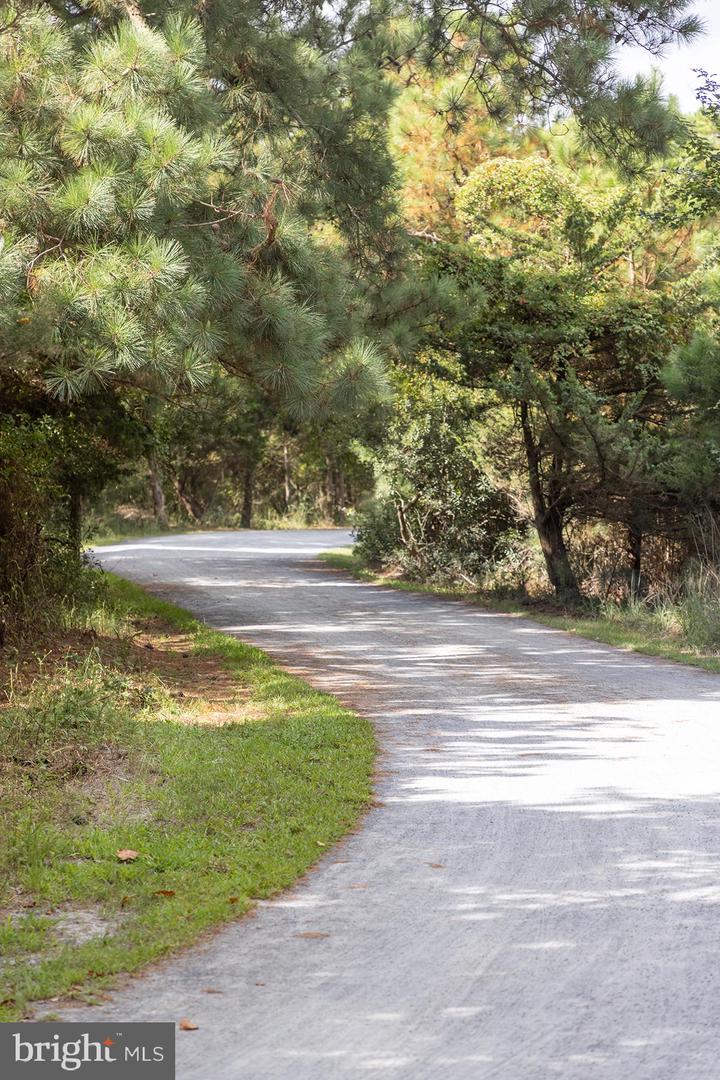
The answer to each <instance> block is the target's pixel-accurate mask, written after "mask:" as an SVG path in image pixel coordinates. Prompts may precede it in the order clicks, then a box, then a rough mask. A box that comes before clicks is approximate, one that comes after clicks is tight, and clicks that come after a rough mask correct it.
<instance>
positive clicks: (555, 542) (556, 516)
mask: <svg viewBox="0 0 720 1080" xmlns="http://www.w3.org/2000/svg"><path fill="white" fill-rule="evenodd" d="M520 420H521V424H522V432H523V441H524V443H525V453H526V456H527V464H528V479H529V482H530V497H531V499H532V506H533V517H534V520H535V528H536V530H537V534H538V538H539V540H540V547H541V549H542V553H543V557H544V559H545V566H546V568H547V574H548V578H549V579H550V584H551V585H552V587H553V589H554V590H555V595H556V596H557V598H558V599H559V600H563V601H565V602H568V603H575V602H577V601H579V600H581V599H582V594H581V593H580V587H579V585H578V583H577V578H576V577H575V574H574V572H573V568H572V566H571V565H570V557H569V555H568V552H567V548H566V546H565V537H564V536H563V524H564V522H563V514H562V511H561V510H560V508H559V507H558V506H557V504H556V503H551V504H550V505H549V506H548V504H547V501H546V499H545V495H544V493H543V489H542V481H541V477H540V454H539V451H538V448H537V446H536V444H535V439H534V437H533V433H532V427H531V425H530V410H529V408H528V404H527V402H526V401H523V402H521V404H520Z"/></svg>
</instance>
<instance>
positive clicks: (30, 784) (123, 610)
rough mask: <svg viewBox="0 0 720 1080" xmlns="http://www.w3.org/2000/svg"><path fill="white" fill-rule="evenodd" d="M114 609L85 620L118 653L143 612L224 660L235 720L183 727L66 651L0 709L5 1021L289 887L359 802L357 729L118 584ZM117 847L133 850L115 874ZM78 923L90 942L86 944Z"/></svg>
mask: <svg viewBox="0 0 720 1080" xmlns="http://www.w3.org/2000/svg"><path fill="white" fill-rule="evenodd" d="M107 607H108V610H107V611H106V612H105V613H104V614H103V613H100V615H99V616H97V615H96V616H93V617H92V618H90V620H89V622H88V625H90V626H92V627H98V626H99V627H100V630H101V631H102V632H104V633H106V634H110V635H112V634H114V635H115V636H116V637H117V638H118V640H119V642H120V651H121V654H122V648H123V640H124V639H123V635H124V634H126V632H127V627H128V626H129V625H131V624H132V622H133V620H137V619H138V618H144V619H155V620H157V619H160V620H162V622H163V624H169V625H170V626H171V627H173V628H175V629H176V630H178V631H182V632H183V633H184V634H186V635H188V636H189V638H190V639H191V644H190V645H189V646H188V648H189V649H191V650H192V652H191V656H192V657H196V658H198V659H200V658H203V657H206V658H207V657H218V658H220V659H221V661H222V665H223V666H224V668H225V669H226V670H227V671H228V672H229V673H230V674H231V675H232V677H233V681H234V684H235V683H236V685H237V691H238V702H239V707H240V715H241V716H242V721H241V722H238V723H232V724H228V725H225V726H215V727H212V726H202V725H201V723H188V722H183V723H181V722H179V720H178V718H177V712H178V706H177V703H176V702H175V700H174V699H173V697H172V696H171V695H170V694H169V693H168V690H167V687H166V686H164V685H163V682H162V679H158V680H156V681H153V680H152V679H150V680H149V681H148V680H145V681H142V680H141V682H140V684H138V677H137V673H136V672H131V673H129V674H128V673H125V672H124V671H123V670H122V664H120V665H118V664H115V665H111V666H108V664H107V661H106V660H105V659H101V658H100V654H99V653H98V654H95V653H93V654H91V655H85V656H84V657H82V658H71V659H70V660H68V661H67V665H66V669H65V668H63V669H61V671H60V673H59V674H58V672H57V670H56V671H55V673H54V674H53V676H52V679H51V678H50V676H49V675H48V676H47V677H44V676H43V674H42V671H41V674H40V677H39V679H38V680H37V682H36V685H35V688H34V689H33V690H32V691H31V692H30V695H29V697H25V698H23V697H22V695H20V696H19V698H18V699H17V700H15V701H13V702H12V703H11V705H10V707H9V708H8V709H6V710H3V711H2V712H0V743H2V744H3V745H2V746H1V747H0V749H2V750H3V751H4V755H5V759H6V760H9V759H12V761H13V762H14V763H15V764H14V767H13V769H12V770H11V771H10V773H9V774H8V775H7V776H6V777H5V782H4V783H3V788H2V796H1V797H0V809H2V812H3V817H4V824H3V838H2V843H1V850H0V882H2V883H3V884H2V885H1V886H0V889H1V890H2V894H4V895H2V894H0V905H2V904H4V905H5V908H3V912H4V914H2V913H0V955H2V956H3V960H2V962H0V969H2V970H1V973H2V981H1V983H0V985H2V998H3V1000H2V1004H0V1019H2V1020H6V1021H7V1020H13V1019H16V1018H18V1017H25V1016H28V1015H32V1014H33V1007H32V1003H33V1002H37V1001H38V1000H41V1001H43V1002H47V1000H48V999H53V998H57V997H58V996H63V995H68V994H69V995H70V996H75V997H80V998H83V999H85V1000H92V999H93V995H96V994H97V993H98V992H99V991H102V990H104V989H106V988H107V987H109V986H111V985H112V984H113V981H114V978H115V976H117V974H118V973H120V972H129V971H134V970H137V969H138V968H141V967H142V966H143V965H146V964H147V963H148V962H150V961H152V960H154V959H156V958H157V957H160V956H162V955H164V954H166V953H168V952H170V951H171V950H174V949H178V948H179V947H182V946H184V945H187V944H189V943H190V942H192V941H193V940H194V939H196V938H197V937H198V935H199V934H200V933H201V932H202V931H204V930H207V929H208V928H210V927H213V926H216V925H217V924H219V923H222V922H224V921H226V920H228V919H231V918H235V917H237V916H238V915H240V914H242V913H243V912H245V911H247V910H248V909H249V908H251V907H252V905H253V902H254V900H255V899H257V898H262V897H268V896H270V895H272V894H273V893H275V892H277V891H278V890H279V889H282V888H283V887H285V886H287V885H290V884H291V883H292V882H293V881H295V880H296V879H297V877H298V876H299V875H301V874H302V873H303V872H304V871H305V870H307V868H308V867H310V866H311V865H312V864H313V863H314V862H315V861H317V859H318V858H319V857H320V856H321V855H322V854H323V853H324V851H326V850H327V848H328V847H329V846H330V845H332V844H333V843H334V842H335V841H336V840H338V839H339V838H340V837H341V836H342V835H343V834H344V833H346V832H347V831H348V830H349V829H350V828H351V827H352V826H353V825H354V824H355V823H356V822H357V821H358V819H359V817H360V816H361V814H362V813H363V811H364V809H365V807H366V806H367V805H368V802H369V799H370V791H371V776H372V769H373V761H374V751H375V746H374V739H373V735H372V731H371V728H370V726H369V724H368V723H367V722H365V721H364V720H362V719H360V718H359V717H357V716H356V715H354V714H353V713H351V712H349V711H348V710H346V709H344V708H343V707H341V705H340V704H339V703H338V702H337V701H336V700H335V699H334V698H332V697H330V696H328V695H326V694H322V693H319V692H317V691H315V690H313V689H312V688H311V687H310V686H308V685H307V684H306V683H304V682H303V681H301V680H300V679H297V678H295V677H294V676H292V675H290V674H287V673H286V672H285V671H283V670H282V669H280V668H279V667H278V666H277V665H276V664H275V663H273V662H272V661H271V660H270V659H269V658H268V657H267V656H266V655H265V654H264V653H262V652H261V651H259V650H258V649H255V648H252V647H251V646H248V645H245V644H243V643H241V642H239V641H237V640H235V639H234V638H231V637H228V636H226V635H224V634H220V633H217V632H214V631H212V630H209V629H208V628H206V627H205V626H203V625H201V624H199V623H198V622H197V621H196V620H194V619H193V618H192V617H191V616H190V615H189V614H188V613H187V612H185V611H183V610H181V609H180V608H177V607H174V606H171V605H169V604H166V603H164V602H162V601H160V600H157V599H154V598H153V597H150V596H149V595H147V594H146V593H144V592H142V591H141V590H140V589H138V588H136V587H135V586H133V585H131V584H129V583H127V582H124V581H122V580H120V579H117V578H115V579H112V581H111V585H110V596H109V602H108V604H107ZM96 632H97V631H96ZM127 648H128V649H129V648H130V646H129V644H128V645H127ZM201 712H202V709H201V708H200V713H201ZM198 715H199V719H201V716H200V714H198ZM98 753H100V754H101V757H102V754H105V755H108V754H109V755H110V757H111V758H112V760H114V761H116V762H120V763H121V767H120V771H121V773H122V774H123V778H121V779H117V778H116V779H115V780H112V782H110V781H111V779H112V778H111V777H109V778H108V782H109V790H110V791H111V797H110V798H109V799H108V797H107V790H106V792H105V795H104V796H103V798H102V799H101V803H102V810H101V812H98V808H97V803H98V799H97V792H91V793H90V794H89V793H88V790H87V785H88V783H89V782H91V781H92V771H91V772H90V774H88V773H87V772H85V771H84V769H85V768H86V767H87V766H88V763H90V765H92V763H93V762H96V761H97V760H98V759H97V755H98ZM114 767H115V768H117V767H118V766H117V765H116V766H114ZM105 786H106V788H107V785H105ZM120 849H133V850H135V851H136V852H138V856H137V858H136V859H135V860H134V861H132V862H127V863H122V862H120V861H119V860H118V858H117V855H116V852H117V851H118V850H120ZM78 913H79V914H78ZM88 919H89V920H90V921H91V923H93V924H94V922H95V921H96V920H97V921H98V926H99V929H100V932H99V933H97V934H96V935H95V936H92V937H90V938H89V940H85V941H79V940H78V934H77V924H78V920H80V925H81V928H82V925H84V924H86V923H87V920H88ZM68 924H69V925H70V927H71V931H72V933H74V935H75V940H68V939H67V926H68ZM73 927H74V928H75V929H74V930H73V929H72V928H73ZM40 1013H41V1015H48V1014H52V1006H51V1005H47V1004H44V1005H43V1006H42V1008H41V1010H40Z"/></svg>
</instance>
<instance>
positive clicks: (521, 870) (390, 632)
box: [87, 531, 720, 1080]
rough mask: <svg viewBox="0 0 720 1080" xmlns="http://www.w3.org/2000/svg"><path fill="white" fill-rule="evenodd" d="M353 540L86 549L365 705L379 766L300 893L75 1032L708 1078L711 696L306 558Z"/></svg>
mask: <svg viewBox="0 0 720 1080" xmlns="http://www.w3.org/2000/svg"><path fill="white" fill-rule="evenodd" d="M344 542H347V537H346V536H344V535H343V534H338V533H336V532H324V531H310V532H265V533H251V532H242V533H231V532H219V533H205V534H191V535H188V536H177V537H172V538H157V539H152V540H145V541H138V542H132V543H124V544H120V545H117V546H115V547H112V548H104V549H102V550H101V552H100V554H101V557H102V562H103V563H104V565H105V566H106V567H108V568H109V569H112V570H114V571H116V572H117V573H120V574H122V575H124V576H126V577H128V578H131V579H132V580H133V581H137V582H139V583H141V584H143V585H146V586H148V587H149V588H150V589H151V590H152V591H155V592H157V593H160V594H161V595H165V596H167V597H168V598H169V599H172V600H173V601H176V602H177V603H180V604H182V605H184V606H185V607H187V608H189V609H190V610H191V611H193V612H194V613H195V614H196V615H199V616H202V617H203V618H204V619H206V620H207V621H208V622H209V623H210V624H212V625H213V626H215V627H218V628H220V629H222V630H225V631H228V632H230V633H232V634H237V635H239V636H240V637H242V638H243V639H244V640H247V641H250V642H253V643H254V644H256V645H259V646H261V647H262V648H264V649H266V650H267V651H268V652H270V653H271V654H272V655H273V656H274V657H276V658H277V659H279V660H280V661H282V662H283V663H284V664H286V665H287V666H288V667H290V668H292V669H293V670H295V671H297V672H299V673H301V674H302V675H303V676H305V677H306V678H307V679H309V680H310V681H311V682H313V683H315V684H317V685H318V686H320V687H322V688H323V689H326V690H330V691H332V692H333V693H336V694H338V695H339V696H340V697H342V698H343V699H344V700H345V701H346V702H347V703H349V704H350V705H351V706H353V707H355V708H356V709H359V710H362V711H363V712H364V713H366V714H367V715H369V716H371V717H372V718H373V720H374V721H375V723H376V725H377V728H378V732H379V737H380V743H381V748H382V759H381V767H380V774H379V777H378V782H377V796H378V802H379V805H378V806H377V807H376V808H375V809H374V810H373V811H371V813H370V814H369V816H368V817H367V819H366V821H365V823H364V826H363V828H362V829H361V830H359V831H358V833H357V834H355V835H353V836H352V837H351V838H350V839H349V840H348V841H347V842H346V843H345V844H343V845H342V846H341V847H340V848H339V849H337V850H336V851H335V852H333V853H332V854H330V855H329V856H328V857H327V858H326V859H325V860H324V861H323V862H322V863H321V864H320V866H319V867H318V868H317V869H316V870H315V871H314V872H312V873H311V874H310V875H309V876H308V877H307V878H306V879H305V880H304V881H303V882H302V883H300V884H299V885H298V886H297V887H296V888H295V889H294V890H293V891H292V892H291V893H290V894H286V895H284V896H282V897H281V898H278V899H277V900H275V901H270V902H268V903H265V904H263V905H261V908H260V910H259V911H258V914H257V916H256V917H254V918H250V919H246V920H243V921H239V922H237V923H235V924H232V925H230V926H228V927H226V928H224V929H222V930H221V931H220V932H219V933H218V934H217V935H216V936H215V937H213V938H212V940H211V941H209V942H208V943H207V944H205V945H204V946H202V947H199V948H197V949H193V950H190V951H188V952H187V953H186V954H184V955H183V956H181V957H178V958H176V959H175V960H174V961H172V962H170V963H169V964H164V965H162V966H161V967H159V968H157V969H156V970H154V971H153V972H151V973H150V974H148V975H147V976H145V977H144V978H142V979H140V980H134V981H132V982H131V984H130V985H129V986H128V988H127V989H125V990H123V991H121V992H119V993H117V994H116V995H115V996H114V997H113V999H112V1001H111V1002H110V1003H109V1004H107V1005H103V1006H102V1007H100V1008H98V1009H94V1010H92V1012H91V1013H89V1014H88V1015H87V1018H88V1019H101V1018H103V1019H104V1018H110V1017H112V1018H113V1019H119V1020H125V1021H130V1020H150V1019H158V1020H161V1019H169V1020H177V1019H178V1018H179V1017H180V1016H183V1015H187V1016H191V1017H192V1018H193V1020H194V1021H195V1022H196V1023H198V1025H199V1029H198V1030H197V1031H194V1032H192V1033H179V1035H178V1055H179V1069H178V1075H179V1077H181V1078H182V1080H190V1078H192V1080H230V1078H233V1080H234V1078H237V1080H240V1078H245V1080H335V1078H340V1080H342V1078H344V1077H362V1076H373V1075H377V1076H382V1077H387V1078H392V1080H395V1078H401V1080H425V1078H438V1080H440V1078H442V1080H445V1078H448V1080H490V1078H492V1080H549V1078H553V1077H562V1078H566V1080H618V1078H621V1077H626V1076H627V1077H631V1078H632V1080H717V1077H718V1076H719V1075H720V1064H719V1062H720V1031H719V1024H720V947H719V944H720V940H719V929H718V927H719V926H720V801H719V792H720V710H719V707H718V706H719V703H720V679H718V678H717V677H715V676H712V675H708V674H704V673H702V672H700V671H697V670H693V669H689V668H683V667H680V666H677V665H672V664H668V663H665V662H661V661H657V660H652V659H648V658H641V657H638V656H637V655H634V654H631V653H626V652H621V651H618V650H615V649H612V648H610V647H608V646H604V645H598V644H593V643H590V642H586V641H579V640H577V639H576V638H574V637H572V636H570V635H568V634H565V633H563V632H561V631H557V630H553V629H548V628H546V627H543V626H539V625H537V624H535V623H533V622H530V621H527V620H524V619H519V618H514V617H512V616H504V615H498V614H494V613H490V612H486V611H483V610H481V609H478V608H474V607H469V606H466V605H463V604H461V603H456V602H451V601H441V600H437V599H434V598H428V597H421V596H412V595H408V594H406V593H398V592H394V591H392V590H389V589H383V588H379V587H377V586H372V585H367V584H363V583H359V582H357V581H352V580H349V579H347V578H345V577H343V576H342V575H341V574H338V573H337V572H335V571H332V570H329V569H327V568H326V567H324V566H323V564H322V563H319V562H318V561H316V560H315V558H314V556H315V555H316V554H317V553H318V552H320V551H322V550H324V549H326V548H328V547H334V546H337V545H338V544H339V543H344ZM308 931H313V932H321V933H323V934H326V935H328V936H327V937H303V936H302V935H303V934H305V933H307V932H308ZM206 987H213V988H215V989H218V990H221V991H222V994H213V995H208V994H206V993H204V988H206Z"/></svg>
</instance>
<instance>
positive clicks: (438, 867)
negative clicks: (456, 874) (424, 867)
mask: <svg viewBox="0 0 720 1080" xmlns="http://www.w3.org/2000/svg"><path fill="white" fill-rule="evenodd" d="M428 866H431V867H432V868H433V870H443V869H444V867H445V863H441V862H429V863H428Z"/></svg>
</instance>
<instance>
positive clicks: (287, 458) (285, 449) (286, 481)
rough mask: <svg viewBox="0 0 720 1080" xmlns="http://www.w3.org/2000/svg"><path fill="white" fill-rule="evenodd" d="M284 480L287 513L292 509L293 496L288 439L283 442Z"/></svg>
mask: <svg viewBox="0 0 720 1080" xmlns="http://www.w3.org/2000/svg"><path fill="white" fill-rule="evenodd" d="M283 481H284V486H285V492H284V494H285V513H287V511H288V510H289V509H290V499H291V496H292V488H291V484H290V453H289V451H288V444H287V440H285V441H284V442H283Z"/></svg>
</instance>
